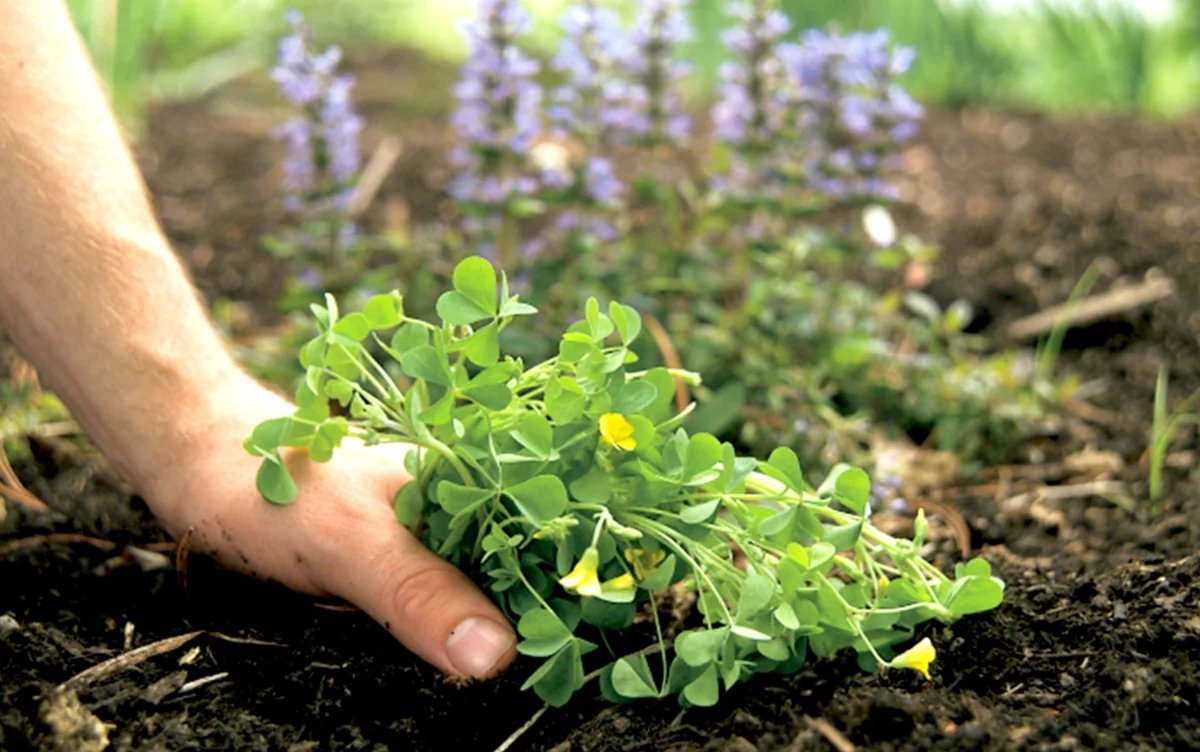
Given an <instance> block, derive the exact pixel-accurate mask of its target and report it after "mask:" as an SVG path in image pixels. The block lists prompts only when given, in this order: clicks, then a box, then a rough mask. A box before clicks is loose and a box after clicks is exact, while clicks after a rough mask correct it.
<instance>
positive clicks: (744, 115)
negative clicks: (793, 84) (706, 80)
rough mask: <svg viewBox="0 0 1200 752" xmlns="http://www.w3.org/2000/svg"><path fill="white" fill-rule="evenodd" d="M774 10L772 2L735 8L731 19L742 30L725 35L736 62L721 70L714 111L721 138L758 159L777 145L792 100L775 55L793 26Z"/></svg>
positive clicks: (754, 0)
mask: <svg viewBox="0 0 1200 752" xmlns="http://www.w3.org/2000/svg"><path fill="white" fill-rule="evenodd" d="M773 5H774V3H772V2H771V1H770V0H747V1H745V2H740V3H738V4H736V5H734V6H733V9H732V15H733V17H734V19H735V20H736V21H738V22H740V24H741V26H739V27H735V28H732V29H730V30H728V31H726V32H725V33H724V34H723V35H722V40H723V41H724V42H725V46H726V47H727V48H728V49H729V51H730V52H731V53H733V56H734V60H733V61H731V62H729V63H726V64H724V65H722V66H721V70H720V76H721V87H720V96H719V97H718V99H717V104H716V106H715V107H713V125H714V128H715V130H716V135H717V137H718V138H720V139H721V140H722V141H725V142H727V143H729V144H731V145H733V146H737V147H743V148H745V149H746V150H748V151H751V152H757V153H763V152H767V151H769V150H770V149H771V148H772V147H773V146H774V145H775V144H776V142H777V139H778V137H779V136H780V135H781V133H780V132H781V130H782V129H783V127H784V124H785V120H786V117H787V112H788V109H787V108H788V105H789V104H790V101H789V100H790V99H791V93H790V91H789V89H788V81H787V79H786V72H785V71H784V68H783V63H782V62H781V61H780V59H779V55H778V54H777V47H778V45H779V41H780V39H781V38H782V37H783V35H784V34H786V33H787V32H788V30H789V29H790V28H791V24H790V23H789V22H788V20H787V17H786V16H784V15H783V14H782V13H780V12H779V11H777V10H774V8H773Z"/></svg>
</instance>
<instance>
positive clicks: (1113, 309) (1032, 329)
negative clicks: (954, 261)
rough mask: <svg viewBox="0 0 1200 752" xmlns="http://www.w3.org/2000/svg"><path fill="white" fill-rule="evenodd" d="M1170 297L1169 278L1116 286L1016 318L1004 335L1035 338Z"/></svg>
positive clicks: (1015, 337) (1173, 281)
mask: <svg viewBox="0 0 1200 752" xmlns="http://www.w3.org/2000/svg"><path fill="white" fill-rule="evenodd" d="M1174 294H1175V280H1173V279H1171V278H1169V277H1161V278H1158V279H1150V280H1146V281H1145V282H1142V283H1139V284H1136V285H1130V286H1128V287H1118V288H1117V289H1115V290H1109V291H1108V292H1105V293H1101V294H1099V295H1093V296H1092V297H1090V298H1086V299H1084V300H1080V301H1076V302H1069V303H1064V304H1062V305H1056V306H1051V307H1050V308H1047V309H1045V310H1043V311H1039V312H1038V313H1035V314H1033V315H1031V316H1026V317H1024V318H1021V319H1017V320H1016V321H1014V322H1012V323H1011V324H1009V326H1008V336H1009V337H1012V338H1013V339H1018V340H1022V339H1031V338H1033V337H1039V336H1041V335H1043V334H1045V333H1047V332H1049V331H1051V330H1052V329H1054V328H1055V327H1056V326H1068V327H1071V326H1079V325H1080V324H1088V323H1091V322H1093V321H1098V320H1100V319H1103V318H1106V317H1108V316H1112V315H1113V314H1117V313H1122V312H1124V311H1128V310H1132V309H1134V308H1140V307H1142V306H1145V305H1149V304H1151V303H1157V302H1158V301H1160V300H1163V299H1164V298H1169V297H1171V296H1172V295H1174Z"/></svg>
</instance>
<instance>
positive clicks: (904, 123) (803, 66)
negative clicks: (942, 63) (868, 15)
mask: <svg viewBox="0 0 1200 752" xmlns="http://www.w3.org/2000/svg"><path fill="white" fill-rule="evenodd" d="M779 56H780V58H781V59H782V61H783V63H784V65H785V67H786V69H787V72H788V74H789V75H790V77H791V83H792V85H793V86H794V87H795V96H796V102H795V104H796V107H797V109H798V111H799V113H800V121H799V124H800V125H802V126H803V127H805V129H806V131H807V133H808V136H807V141H808V145H807V156H806V159H805V173H806V178H807V183H808V186H809V187H810V188H812V189H813V190H815V191H817V192H818V193H822V194H824V195H826V196H828V197H830V198H833V199H835V200H842V199H857V198H895V196H896V191H895V187H894V186H892V185H891V184H890V183H889V182H888V181H887V179H886V178H885V172H886V170H887V169H888V168H889V167H890V166H891V165H892V164H893V163H894V156H895V153H896V150H897V148H898V147H899V145H900V144H902V143H903V142H904V141H907V140H908V139H910V138H912V137H913V136H914V135H915V134H916V132H917V123H918V121H919V120H920V118H921V116H922V115H923V109H922V108H921V106H920V105H919V104H917V102H916V101H915V100H914V99H913V98H912V97H911V96H909V95H908V93H907V92H905V91H904V90H903V89H901V88H900V87H899V86H898V85H896V83H895V79H896V77H897V76H899V75H901V74H902V73H904V72H905V71H907V70H908V69H909V67H910V66H911V65H912V63H913V59H914V58H913V53H912V51H911V50H909V49H907V48H902V47H894V46H893V45H892V43H891V38H890V36H889V35H888V33H887V31H885V30H882V29H881V30H878V31H874V32H855V33H851V34H846V35H837V34H826V33H824V32H821V31H817V30H811V31H808V32H807V33H805V35H804V37H803V38H802V39H801V41H800V42H799V43H788V44H782V45H780V46H779Z"/></svg>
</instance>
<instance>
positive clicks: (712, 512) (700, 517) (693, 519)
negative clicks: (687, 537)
mask: <svg viewBox="0 0 1200 752" xmlns="http://www.w3.org/2000/svg"><path fill="white" fill-rule="evenodd" d="M720 508H721V500H720V499H713V500H712V501H706V502H704V503H703V504H696V505H694V506H690V507H684V508H683V509H681V510H680V511H679V519H681V520H683V521H684V522H686V523H688V524H689V525H699V524H700V523H702V522H709V521H711V520H712V518H714V517H716V516H717V511H718V510H719V509H720Z"/></svg>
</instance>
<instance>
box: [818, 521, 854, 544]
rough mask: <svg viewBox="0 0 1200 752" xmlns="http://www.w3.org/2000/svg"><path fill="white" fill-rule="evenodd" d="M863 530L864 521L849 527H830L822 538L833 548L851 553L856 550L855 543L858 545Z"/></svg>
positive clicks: (851, 524)
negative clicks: (851, 550)
mask: <svg viewBox="0 0 1200 752" xmlns="http://www.w3.org/2000/svg"><path fill="white" fill-rule="evenodd" d="M862 528H863V523H862V520H859V521H858V522H851V523H850V524H848V525H838V526H836V527H828V528H825V534H824V535H823V536H822V537H821V540H823V541H824V542H826V543H828V544H829V545H831V546H833V547H834V548H835V549H837V550H838V551H849V550H850V549H852V548H854V544H855V543H858V538H859V536H861V535H862Z"/></svg>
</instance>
